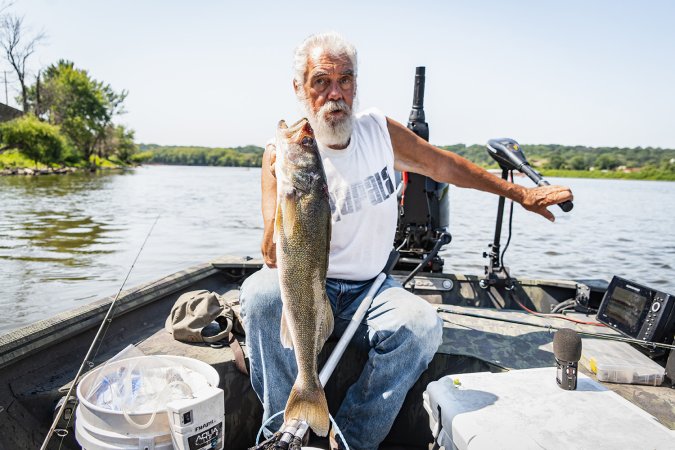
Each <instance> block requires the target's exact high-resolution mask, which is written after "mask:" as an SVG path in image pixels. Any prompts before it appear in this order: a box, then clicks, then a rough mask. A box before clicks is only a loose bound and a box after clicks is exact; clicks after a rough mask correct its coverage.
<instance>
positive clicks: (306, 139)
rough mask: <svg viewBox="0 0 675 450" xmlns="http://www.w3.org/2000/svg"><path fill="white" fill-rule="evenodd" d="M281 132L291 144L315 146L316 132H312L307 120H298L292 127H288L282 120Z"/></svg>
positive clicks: (280, 122) (280, 124)
mask: <svg viewBox="0 0 675 450" xmlns="http://www.w3.org/2000/svg"><path fill="white" fill-rule="evenodd" d="M279 130H280V131H282V135H283V136H284V137H285V138H286V140H288V142H289V143H291V144H302V145H305V146H311V145H313V144H314V130H312V127H311V125H310V124H309V121H308V120H307V119H306V118H302V119H300V120H298V121H297V122H295V123H294V124H293V125H291V126H290V127H289V126H288V125H286V122H285V121H284V120H281V121H279Z"/></svg>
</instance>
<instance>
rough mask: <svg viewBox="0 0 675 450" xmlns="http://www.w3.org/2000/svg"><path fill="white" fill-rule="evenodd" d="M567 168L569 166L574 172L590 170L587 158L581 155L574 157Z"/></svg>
mask: <svg viewBox="0 0 675 450" xmlns="http://www.w3.org/2000/svg"><path fill="white" fill-rule="evenodd" d="M567 166H569V168H570V169H572V170H588V168H589V167H588V163H587V162H586V158H584V157H583V156H581V155H576V156H574V157H572V158H571V159H570V160H569V162H568V163H567Z"/></svg>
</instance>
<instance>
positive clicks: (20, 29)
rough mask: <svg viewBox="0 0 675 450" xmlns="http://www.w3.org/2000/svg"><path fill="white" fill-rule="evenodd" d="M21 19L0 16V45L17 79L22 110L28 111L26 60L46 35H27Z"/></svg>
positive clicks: (18, 17)
mask: <svg viewBox="0 0 675 450" xmlns="http://www.w3.org/2000/svg"><path fill="white" fill-rule="evenodd" d="M23 19H24V18H23V17H20V16H15V15H13V14H9V13H7V14H3V15H2V16H0V46H2V49H3V50H4V51H5V58H6V59H7V62H9V64H10V65H11V66H12V68H13V69H14V72H16V76H17V78H18V79H19V84H20V85H21V101H22V104H23V111H24V112H28V88H27V86H26V62H27V60H28V58H29V57H30V56H31V55H32V54H33V53H34V52H35V49H36V47H37V46H38V44H39V43H40V42H41V41H43V40H44V39H45V37H46V35H45V34H44V33H43V32H40V33H38V34H36V35H34V36H32V37H31V36H27V35H26V29H25V27H24V25H23Z"/></svg>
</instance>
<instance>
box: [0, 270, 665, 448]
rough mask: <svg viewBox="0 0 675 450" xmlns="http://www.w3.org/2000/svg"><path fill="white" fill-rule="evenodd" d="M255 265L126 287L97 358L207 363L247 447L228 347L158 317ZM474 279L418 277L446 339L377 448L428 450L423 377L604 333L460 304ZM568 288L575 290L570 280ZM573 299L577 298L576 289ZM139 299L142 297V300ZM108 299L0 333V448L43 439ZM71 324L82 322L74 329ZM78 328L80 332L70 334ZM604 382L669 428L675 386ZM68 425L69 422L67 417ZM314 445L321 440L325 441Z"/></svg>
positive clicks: (341, 374)
mask: <svg viewBox="0 0 675 450" xmlns="http://www.w3.org/2000/svg"><path fill="white" fill-rule="evenodd" d="M259 265H260V262H256V261H248V260H244V261H243V262H242V260H241V258H238V259H232V258H231V259H224V260H220V261H219V262H217V263H212V264H205V265H202V266H198V267H196V268H191V269H188V270H186V271H183V272H181V273H178V274H174V275H172V276H169V277H167V278H166V279H162V280H158V281H156V282H153V283H149V284H148V285H147V286H142V287H139V288H136V289H134V290H132V291H130V292H131V294H129V295H128V296H126V297H124V298H123V301H122V302H121V305H120V307H119V308H118V314H119V315H120V316H119V318H118V319H116V320H114V321H113V322H112V323H111V324H110V326H109V328H107V331H106V335H105V340H104V343H103V344H102V345H101V347H100V349H99V351H98V354H97V357H96V362H97V363H100V362H101V361H106V360H107V359H109V358H110V357H112V356H114V355H115V354H117V353H118V352H120V351H121V350H122V349H124V348H125V347H126V346H127V345H129V344H134V345H136V347H137V348H138V349H139V350H141V351H142V352H143V353H145V354H148V355H150V354H155V355H159V354H171V355H181V356H188V357H191V358H196V359H199V360H202V361H204V362H207V363H209V364H211V365H212V366H213V367H214V368H215V369H216V370H217V372H218V374H219V375H220V380H221V382H220V387H221V388H222V389H223V390H224V391H225V435H226V448H230V449H245V448H248V447H250V446H252V445H253V444H254V441H255V436H256V433H257V432H258V428H259V427H260V423H261V417H262V408H261V405H260V402H259V400H258V398H257V396H256V395H255V393H254V392H253V390H252V388H251V385H250V382H249V379H248V377H247V376H245V375H243V374H241V373H240V372H238V370H237V369H236V367H235V365H234V356H233V353H232V351H231V350H230V348H229V347H221V348H215V347H212V346H209V345H206V344H186V343H182V342H178V341H176V340H174V339H173V338H172V336H171V335H170V334H169V333H168V332H166V331H165V330H164V321H165V318H166V317H167V316H168V314H169V311H170V310H171V307H172V306H173V304H174V302H175V300H176V299H177V298H178V297H179V296H180V295H181V294H182V293H184V292H186V291H190V290H195V289H207V290H210V291H214V292H217V293H219V294H223V295H232V296H236V295H238V288H239V286H240V284H241V281H242V280H243V278H245V276H247V275H248V274H250V273H251V272H252V271H253V270H256V269H257V267H259ZM474 278H475V279H473V278H469V277H462V276H455V275H449V274H438V275H437V276H436V277H434V278H430V277H427V278H425V277H421V278H420V282H418V283H417V286H418V288H419V287H420V286H422V287H424V289H419V291H418V292H416V293H418V294H420V295H421V296H423V297H424V298H426V299H427V300H428V301H429V302H430V303H432V304H435V306H437V307H438V308H439V315H440V317H441V318H442V320H443V322H444V333H443V343H442V345H441V347H440V348H439V350H438V352H437V353H436V355H435V357H434V359H433V360H432V362H431V364H430V365H429V368H428V369H427V370H426V371H425V372H424V373H423V374H422V376H421V377H420V379H419V380H418V381H417V383H416V384H415V386H413V388H412V389H411V390H410V391H409V392H408V395H407V397H406V400H405V402H404V405H403V407H402V409H401V413H400V414H399V416H398V417H397V419H396V421H395V423H394V425H393V427H392V430H391V432H390V433H389V435H388V437H387V439H386V440H385V443H384V444H383V445H382V447H381V448H383V449H391V450H393V449H397V450H402V449H409V450H412V449H419V450H422V449H428V447H429V444H430V443H431V442H432V436H431V431H430V430H429V420H428V415H427V412H426V410H424V408H423V406H422V393H423V392H424V390H425V388H426V386H427V385H428V383H429V382H431V381H435V380H437V379H439V378H441V377H443V376H445V375H448V374H459V373H471V372H483V371H491V372H501V371H505V370H517V369H525V368H535V367H546V366H552V365H553V364H554V358H553V353H552V339H553V333H552V330H553V329H554V328H559V327H571V328H577V329H578V330H582V329H583V330H584V331H590V332H603V333H606V332H608V331H609V330H607V329H598V328H597V327H588V326H582V325H574V324H572V323H569V322H563V321H560V320H554V319H550V318H542V317H535V316H532V315H530V314H527V313H525V312H520V311H514V310H495V309H486V308H476V307H473V306H467V305H475V306H478V305H479V304H480V303H481V300H480V299H479V298H478V295H480V294H481V291H482V290H481V289H480V288H478V287H477V278H476V277H474ZM447 280H451V281H452V282H453V283H454V285H455V288H454V289H453V288H447V289H446V288H445V287H444V286H445V285H446V283H445V281H447ZM425 283H426V284H425ZM571 285H572V286H574V283H571ZM569 286H570V283H569V282H567V283H566V284H565V283H563V282H562V281H561V282H550V281H549V282H547V283H546V284H545V283H544V282H539V281H536V282H530V283H529V287H528V286H525V285H523V289H525V290H527V298H528V299H529V300H530V302H528V303H526V304H527V305H528V306H531V307H534V306H536V307H537V309H538V310H547V309H546V308H547V305H550V304H553V302H555V301H556V300H555V299H554V298H553V297H557V301H561V300H564V299H566V298H569V295H570V287H569ZM552 294H555V295H552ZM523 295H524V296H525V295H526V294H525V293H524V294H523ZM565 295H566V296H567V297H565ZM571 295H572V296H574V288H573V287H572V291H571ZM600 295H601V294H600ZM144 296H146V297H147V301H146V300H143V297H144ZM109 302H110V299H107V300H102V301H100V302H95V303H94V304H92V305H87V306H86V307H83V308H81V309H80V310H79V311H76V312H71V313H67V314H64V315H60V316H57V317H55V318H52V319H49V320H48V321H45V322H43V323H40V324H36V325H35V326H34V327H32V329H30V330H19V331H17V332H16V333H13V334H12V335H11V336H6V337H2V338H0V349H2V350H3V351H5V353H2V352H0V363H2V364H4V366H2V373H1V376H0V381H1V382H0V449H3V448H7V449H24V448H25V449H28V448H35V447H36V445H37V446H39V444H40V443H41V442H42V440H43V439H44V436H45V434H46V427H48V425H46V424H50V423H51V417H52V413H53V407H54V405H55V404H56V401H57V400H58V399H59V398H61V397H62V396H64V395H65V393H66V391H67V388H68V387H69V383H70V380H72V378H73V377H74V374H75V372H76V369H77V367H78V366H79V364H80V362H81V359H82V357H83V355H84V354H85V352H86V348H87V347H88V345H89V343H90V342H91V341H92V340H93V337H94V334H95V332H96V329H95V328H93V327H95V326H96V324H98V323H100V321H101V320H102V317H103V315H104V314H105V311H106V309H107V305H108V304H109ZM135 302H136V303H135ZM532 303H534V306H532ZM125 308H127V309H126V310H125ZM549 310H550V308H549ZM122 311H123V312H124V314H122ZM127 313H128V314H127ZM583 318H584V319H586V320H589V319H591V318H590V317H585V316H583ZM78 320H79V321H81V323H80V324H79V325H78V322H77V321H78ZM505 320H506V321H505ZM85 322H86V323H85ZM516 322H518V323H516ZM78 327H79V331H77V330H76V328H78ZM67 333H70V334H69V335H68V334H67ZM57 335H58V336H57ZM47 339H53V343H51V344H49V343H41V342H42V341H44V340H47ZM238 339H239V340H240V342H241V344H242V347H243V349H244V351H245V352H246V351H247V348H246V340H245V337H243V336H239V337H238ZM3 340H4V341H3ZM335 342H336V341H335V340H332V339H331V340H329V342H328V343H327V344H326V345H325V347H324V350H323V351H322V353H321V355H320V360H321V361H325V359H326V358H327V356H328V355H329V354H330V352H331V351H332V349H333V348H334V346H335ZM57 343H58V344H59V345H56V344H57ZM19 352H24V353H22V354H19ZM16 355H18V356H16ZM366 359H367V354H366V353H365V352H363V351H359V350H358V349H356V348H355V347H353V346H351V347H349V348H348V349H347V353H346V354H345V355H344V356H343V358H342V359H341V361H340V363H339V365H338V367H337V369H336V371H335V372H334V375H333V377H332V378H331V379H330V381H329V383H328V385H327V387H326V395H327V399H328V402H329V408H330V409H331V412H332V413H333V414H334V413H335V411H336V409H337V407H338V406H339V404H340V403H341V401H342V398H343V397H344V394H345V392H346V390H347V388H348V386H350V385H351V384H352V383H353V382H354V381H355V380H356V378H357V377H358V375H359V374H360V371H361V368H362V367H363V364H364V363H365V361H366ZM591 376H592V374H591ZM602 384H603V385H604V386H606V387H607V388H608V389H611V390H613V391H615V392H617V393H618V394H619V395H621V396H623V397H624V398H626V399H628V400H629V401H631V402H632V403H634V404H636V405H638V406H640V407H641V408H642V409H644V410H645V411H647V412H648V413H649V414H651V415H652V416H654V417H655V418H657V419H658V420H659V421H660V422H661V423H662V424H664V425H665V426H667V427H668V428H670V429H675V390H673V389H669V388H667V387H666V386H665V385H664V386H659V387H656V386H640V385H620V384H611V383H602ZM69 424H70V425H71V426H72V422H70V423H69ZM72 435H73V433H72V432H71V433H70V434H69V435H68V436H67V437H66V438H65V439H54V440H53V441H52V443H51V444H50V446H49V447H48V448H50V449H52V448H53V449H56V448H59V449H60V448H77V444H76V443H75V441H74V439H73V437H72ZM313 444H314V443H313ZM318 444H319V446H325V442H324V443H323V444H321V442H318ZM315 445H316V444H315Z"/></svg>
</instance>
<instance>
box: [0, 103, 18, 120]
mask: <svg viewBox="0 0 675 450" xmlns="http://www.w3.org/2000/svg"><path fill="white" fill-rule="evenodd" d="M22 115H23V111H21V110H20V109H16V108H12V107H11V106H8V105H5V104H4V103H0V122H7V121H8V120H12V119H16V118H17V117H19V116H22Z"/></svg>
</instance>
